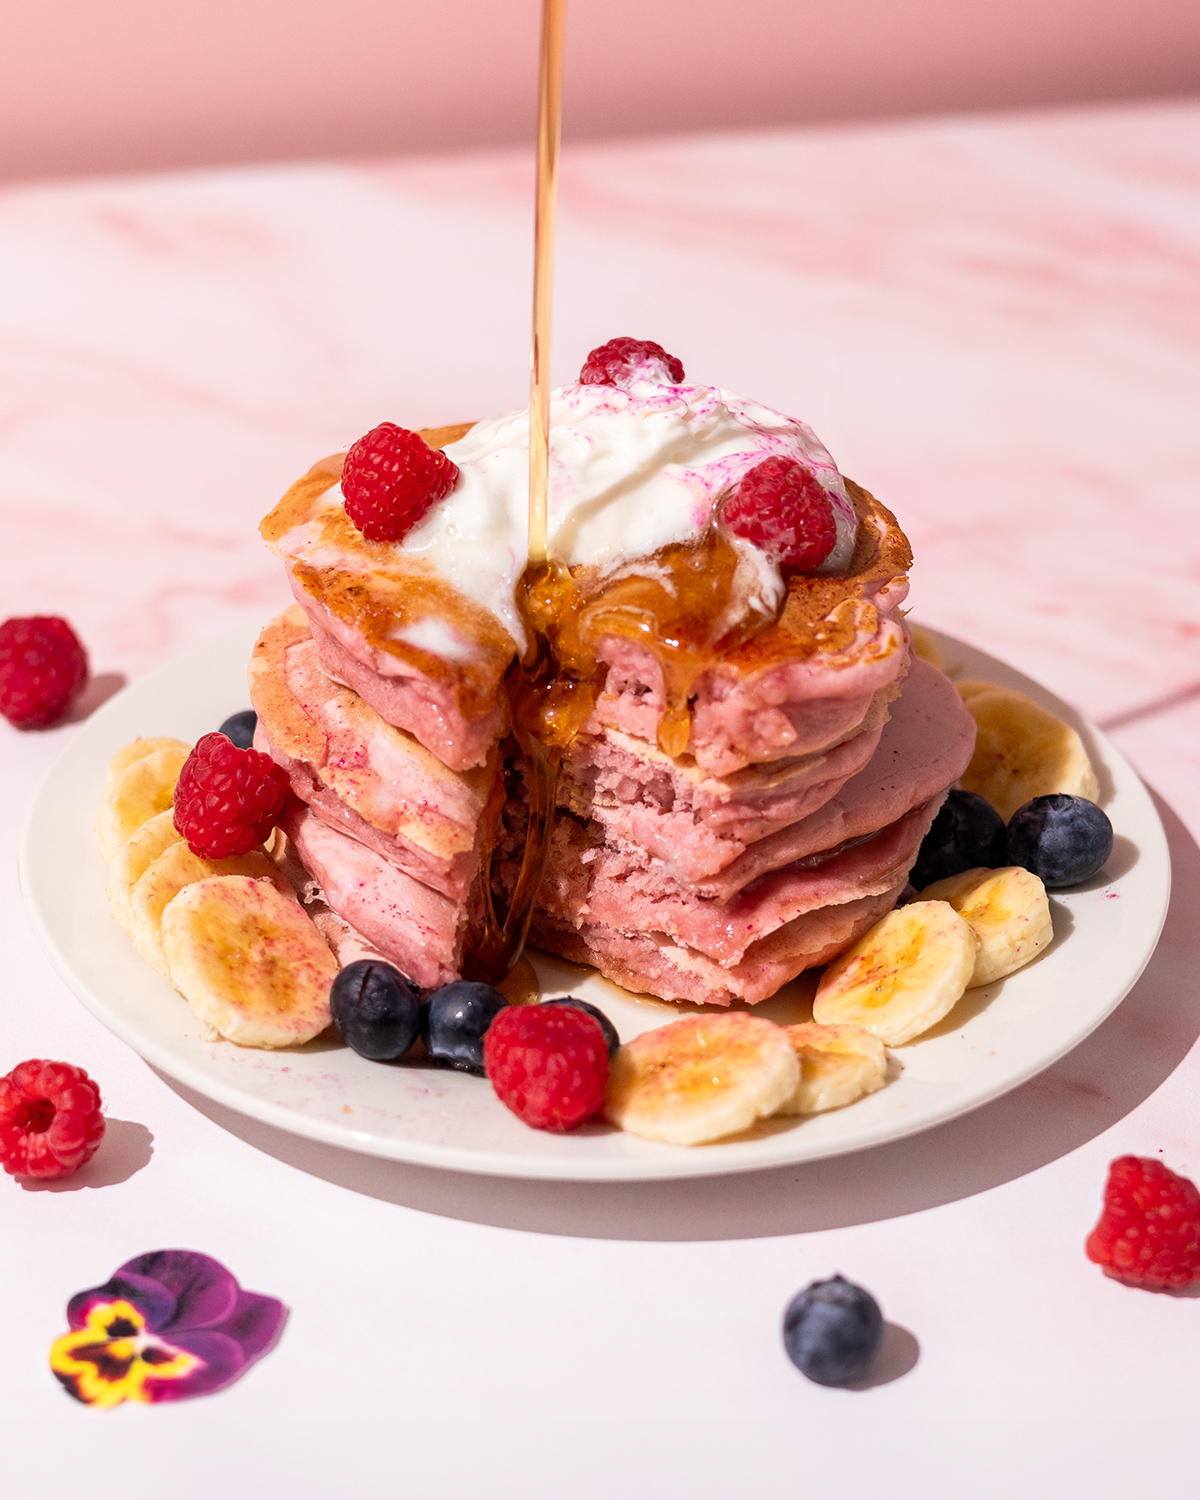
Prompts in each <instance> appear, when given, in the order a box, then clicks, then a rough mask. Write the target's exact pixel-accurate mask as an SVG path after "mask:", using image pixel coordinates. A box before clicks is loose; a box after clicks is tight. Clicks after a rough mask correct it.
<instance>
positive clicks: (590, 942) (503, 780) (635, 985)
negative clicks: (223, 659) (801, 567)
mask: <svg viewBox="0 0 1200 1500" xmlns="http://www.w3.org/2000/svg"><path fill="white" fill-rule="evenodd" d="M465 430H466V429H464V428H457V429H448V430H443V431H439V432H429V433H426V434H425V436H426V438H427V439H428V440H429V441H430V442H431V443H433V444H435V445H440V444H442V443H445V442H449V441H453V440H454V439H455V438H456V437H458V436H459V435H461V433H462V432H463V431H465ZM339 473H340V461H339V460H338V459H331V460H326V461H325V462H324V463H322V464H320V465H318V466H317V467H316V468H315V469H314V470H313V471H311V473H310V474H309V475H307V476H306V477H305V479H303V480H301V481H300V482H299V484H297V485H296V486H294V487H293V489H292V490H291V491H289V493H288V495H287V496H285V497H284V500H283V501H282V502H281V503H280V505H279V506H278V507H277V509H276V510H275V511H274V512H272V514H271V516H269V517H268V518H267V520H266V521H265V522H264V523H263V534H264V536H265V537H266V539H267V540H268V542H269V543H270V544H271V545H272V547H273V549H274V550H275V551H276V553H277V554H278V555H279V556H280V557H281V558H282V559H283V560H284V562H285V565H286V567H287V571H288V576H289V580H290V582H291V585H292V588H293V592H294V593H295V595H296V598H297V600H298V604H299V606H300V607H299V608H297V607H293V608H292V609H290V610H288V611H287V612H286V613H285V614H284V615H282V616H281V617H280V618H279V619H278V620H276V621H274V622H273V623H272V624H271V625H269V626H268V627H267V629H266V630H265V631H264V632H263V635H262V637H261V639H260V641H259V644H258V646H257V648H256V650H255V654H254V658H253V661H252V663H251V671H250V681H251V693H252V698H253V702H254V706H255V709H256V710H257V712H258V715H259V731H258V739H257V743H258V745H259V747H260V748H262V749H265V750H267V751H269V753H270V754H272V755H273V756H274V758H275V759H276V760H277V761H278V762H279V764H280V765H282V766H284V767H285V769H286V770H287V772H288V774H289V776H290V778H291V783H292V787H293V789H294V791H295V793H296V796H297V798H298V799H299V800H298V801H297V802H296V803H294V804H293V805H292V807H291V809H290V811H289V812H288V814H287V816H286V821H285V828H286V831H287V833H288V835H289V837H290V839H291V841H292V844H293V846H294V849H295V851H296V853H297V854H298V856H299V858H300V860H301V861H302V862H303V864H304V866H305V868H306V869H307V871H308V872H309V874H310V875H311V877H312V879H313V881H314V882H315V883H316V884H317V885H319V886H320V888H321V891H322V893H323V895H324V898H325V900H326V901H327V902H328V904H329V906H330V907H331V908H332V910H333V911H334V912H335V913H336V914H337V915H338V917H339V918H340V919H341V924H342V925H341V926H340V936H341V938H342V939H343V943H342V948H343V956H344V957H349V956H352V955H354V954H358V953H361V952H363V951H368V950H369V949H371V948H373V949H375V950H377V951H378V952H379V953H381V954H383V955H384V956H385V957H387V958H388V959H389V960H391V961H392V962H393V963H395V964H396V965H397V966H398V967H399V968H400V969H401V970H403V971H404V973H406V974H407V975H408V976H409V977H410V978H411V979H412V980H414V981H415V982H416V983H417V984H418V985H421V986H424V987H429V986H433V985H437V984H441V983H445V982H446V981H447V980H449V979H451V978H453V977H455V976H457V975H458V974H459V973H460V972H461V969H462V965H463V956H464V952H465V951H466V950H467V948H468V947H469V944H470V942H471V940H472V935H473V933H474V931H475V930H476V928H477V924H478V921H479V916H480V911H481V907H482V902H481V897H480V889H479V881H480V879H481V878H482V877H481V858H482V855H483V852H484V846H485V843H486V842H489V841H492V840H494V842H495V853H494V856H493V858H492V861H491V880H492V887H493V891H494V892H495V895H496V899H497V902H498V903H502V902H503V900H504V899H505V897H506V895H507V894H508V893H509V892H510V891H511V890H512V888H513V885H514V883H515V878H516V870H517V867H518V864H519V857H520V849H521V847H522V844H523V836H524V810H523V792H522V780H521V776H520V773H519V769H518V759H519V758H518V757H517V755H516V752H515V747H514V745H513V742H512V741H511V739H510V738H507V729H508V716H507V703H506V699H505V694H504V685H503V679H504V674H505V671H506V670H507V668H508V666H509V663H510V662H511V660H512V658H513V654H514V650H515V647H514V643H513V641H512V639H511V637H510V636H508V634H507V633H506V632H505V631H504V629H503V628H502V627H501V626H500V624H499V622H498V621H497V620H496V618H495V616H493V615H491V614H489V613H488V612H487V611H485V610H483V609H481V608H480V607H479V606H478V605H476V604H474V603H473V602H472V601H470V600H469V599H466V598H465V597H464V596H463V595H462V594H460V593H458V592H457V591H456V590H454V589H453V588H451V587H450V586H449V585H448V584H447V583H445V582H444V581H443V580H442V579H440V578H439V577H438V576H436V574H434V573H433V572H432V571H431V570H430V569H429V567H428V565H427V564H424V563H422V562H421V561H420V560H419V559H416V558H412V557H409V556H406V555H405V554H404V552H403V551H402V550H401V549H398V548H395V547H387V546H380V545H373V544H371V543H369V542H366V541H365V540H364V539H363V538H362V536H361V535H360V534H359V533H358V532H357V530H356V529H355V528H354V527H353V526H352V525H351V523H350V522H349V520H348V519H347V517H346V515H345V512H344V510H343V508H342V506H341V505H340V504H339V503H337V500H336V492H335V494H334V496H333V497H331V496H330V495H329V493H328V492H329V491H330V490H331V488H332V487H333V486H334V485H335V484H336V482H337V479H338V476H339ZM847 489H848V492H849V494H850V496H851V499H852V501H853V504H854V507H855V510H856V512H857V514H858V521H859V530H858V540H857V546H856V550H855V553H854V558H853V561H852V563H851V565H850V568H849V570H848V572H847V574H846V575H845V576H840V577H820V576H816V575H801V576H798V577H794V578H791V579H789V580H788V582H787V590H788V592H787V600H786V604H785V606H784V608H783V611H782V614H781V616H780V618H779V619H778V621H777V623H776V624H775V625H773V626H772V627H771V628H770V629H769V630H767V631H766V632H765V633H763V634H760V635H758V636H756V637H755V638H754V639H753V640H751V641H750V642H749V643H748V644H746V645H744V646H742V647H740V648H738V649H737V650H735V651H732V652H730V653H728V654H726V655H724V656H721V657H718V658H714V659H713V660H712V661H711V663H709V664H707V665H706V668H705V670H704V671H703V672H702V673H701V674H700V675H699V677H698V678H697V679H696V681H695V683H694V684H693V691H692V696H691V698H690V704H689V708H690V735H689V739H688V743H687V748H686V751H685V753H684V754H682V755H675V756H673V755H669V754H667V753H666V752H665V751H664V750H662V749H660V748H659V745H658V742H657V741H658V729H659V722H660V719H661V717H662V714H663V708H664V684H663V672H662V669H661V667H660V666H659V661H658V657H657V655H656V653H655V651H654V649H653V646H646V645H642V644H634V643H632V642H631V641H629V640H627V639H624V638H622V637H616V636H611V637H604V638H602V639H601V640H600V641H599V642H598V643H597V645H596V654H597V657H598V658H599V661H600V678H599V680H598V683H597V689H598V690H597V696H596V703H595V707H594V710H593V712H592V714H591V717H590V719H589V720H588V722H587V724H586V725H585V729H584V732H583V733H582V734H580V735H579V736H578V738H577V739H576V740H575V742H574V743H573V745H572V746H571V748H570V750H569V752H568V754H567V757H566V760H565V763H564V769H563V774H562V777H561V779H560V784H559V790H558V804H559V809H560V811H559V814H558V817H557V820H556V823H555V827H554V831H553V834H552V839H551V847H550V853H549V859H548V864H547V870H546V876H545V879H544V881H543V884H542V887H541V890H540V892H539V896H538V901H537V907H536V910H535V913H534V919H533V928H532V938H531V940H532V941H533V942H534V943H535V944H536V945H537V946H539V947H542V948H545V949H548V950H550V951H553V952H556V953H559V954H562V955H563V956H564V957H566V958H569V959H572V960H575V961H578V962H583V963H590V964H594V965H595V966H596V967H597V968H598V969H599V970H601V972H602V973H604V974H606V975H607V976H609V977H610V978H612V979H614V980H616V981H617V982H619V983H620V984H622V985H624V986H626V987H627V988H629V989H631V990H635V991H640V992H645V993H650V994H654V995H659V996H662V997H663V998H667V999H687V1000H691V1001H698V1002H705V1003H709V1004H716V1005H728V1004H729V1003H730V1001H731V1000H734V999H742V1000H746V1001H750V1002H754V1001H758V1000H762V999H765V998H766V997H767V996H769V995H772V994H774V993H775V991H776V990H778V989H779V987H780V986H781V985H782V984H784V983H786V982H787V981H788V980H789V979H792V978H794V977H795V976H796V975H797V974H799V973H800V972H801V971H802V970H804V969H806V968H809V967H811V966H813V965H816V964H822V963H825V962H827V961H828V960H829V959H830V958H832V957H833V956H834V955H835V954H836V953H838V952H840V951H841V950H842V949H843V948H845V947H846V946H847V945H848V944H849V943H851V942H853V941H854V940H855V938H857V937H858V936H859V935H860V934H861V933H862V932H864V931H865V930H866V929H867V928H868V927H869V926H870V925H871V924H872V923H874V922H875V921H877V920H878V919H879V917H881V916H882V915H883V914H884V913H885V912H886V911H888V910H889V909H890V908H891V907H892V905H893V904H894V903H895V901H896V899H897V898H898V896H899V895H900V893H901V891H902V890H903V888H904V886H905V884H906V882H907V878H908V871H909V869H910V868H911V866H912V864H913V862H914V860H915V859H916V855H917V851H918V848H919V845H920V842H921V840H922V838H923V837H924V834H925V832H926V830H927V829H928V827H929V824H930V822H931V821H932V819H933V816H934V814H935V813H936V811H937V809H938V807H939V806H940V804H941V801H942V798H943V797H944V795H945V792H946V790H947V788H948V787H949V786H950V785H951V784H952V783H953V782H954V781H955V780H957V778H958V777H959V775H960V774H961V773H962V771H963V770H964V769H965V767H966V765H967V762H968V761H969V759H970V756H971V751H972V748H973V744H974V722H973V720H972V719H971V718H970V716H969V715H968V714H967V713H966V711H965V710H964V709H963V707H962V704H961V702H960V700H959V697H958V694H957V693H956V692H955V690H954V688H953V687H952V686H951V684H950V683H949V682H947V680H946V679H945V678H944V677H943V676H942V675H941V674H940V673H939V672H937V671H935V670H934V669H933V668H932V667H930V666H928V665H927V664H926V663H924V662H921V661H918V660H915V659H914V658H913V657H912V655H911V651H910V648H909V643H908V639H907V634H906V632H905V629H904V626H903V623H902V620H901V618H900V616H899V606H900V604H901V603H902V602H903V599H904V597H905V594H906V592H907V578H906V576H905V575H906V570H907V568H908V566H909V563H910V561H911V554H910V552H909V549H908V544H907V542H906V541H905V539H904V537H903V534H902V533H901V532H900V530H899V528H898V527H897V525H896V523H895V521H894V519H893V518H892V516H891V515H890V514H889V513H888V512H887V511H886V510H885V509H884V508H883V507H882V506H880V505H879V504H878V503H877V502H876V501H875V500H874V499H873V498H872V497H871V496H870V495H868V494H867V493H866V492H865V491H863V490H861V489H859V488H858V487H857V486H854V485H852V484H848V485H847Z"/></svg>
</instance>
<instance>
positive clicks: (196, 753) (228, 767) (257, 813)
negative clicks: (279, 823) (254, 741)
mask: <svg viewBox="0 0 1200 1500" xmlns="http://www.w3.org/2000/svg"><path fill="white" fill-rule="evenodd" d="M288 787H289V782H288V778H287V772H286V771H285V770H283V768H282V767H281V766H277V765H276V764H275V762H274V761H273V760H272V759H271V757H270V756H269V755H264V754H263V753H262V751H261V750H239V749H238V747H237V746H236V745H234V744H233V743H231V741H230V740H228V739H227V738H226V737H225V735H223V734H217V733H213V734H206V735H203V736H202V737H201V738H200V739H199V740H197V741H196V748H195V749H194V750H193V751H192V753H191V754H190V755H189V756H188V758H187V760H185V761H184V763H183V769H182V770H181V771H180V773H179V780H178V782H177V783H176V785H175V818H174V822H175V829H176V831H177V832H178V833H180V834H181V835H182V836H183V838H185V839H186V840H187V846H188V848H189V849H190V850H191V851H192V853H193V854H195V855H198V856H199V857H200V858H201V859H228V858H229V856H230V855H231V854H249V852H250V850H251V849H253V848H255V847H256V845H258V844H261V843H262V842H263V840H264V839H265V838H266V837H267V835H268V834H269V833H270V832H271V829H272V828H274V827H275V820H276V818H278V816H279V814H280V813H281V812H282V810H283V803H284V799H285V798H286V796H287V793H288Z"/></svg>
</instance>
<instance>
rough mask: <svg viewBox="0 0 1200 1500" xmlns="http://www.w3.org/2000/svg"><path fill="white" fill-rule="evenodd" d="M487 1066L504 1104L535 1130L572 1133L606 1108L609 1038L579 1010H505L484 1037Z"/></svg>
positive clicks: (532, 1007) (569, 1007)
mask: <svg viewBox="0 0 1200 1500" xmlns="http://www.w3.org/2000/svg"><path fill="white" fill-rule="evenodd" d="M483 1062H484V1067H485V1068H486V1070H487V1075H488V1077H489V1078H490V1079H491V1080H492V1087H493V1088H494V1089H495V1090H496V1093H497V1094H498V1095H499V1096H500V1100H501V1102H502V1103H504V1104H507V1105H508V1107H509V1109H511V1110H512V1112H513V1114H515V1115H517V1116H518V1117H519V1118H520V1119H522V1120H524V1121H525V1123H526V1125H532V1126H533V1127H534V1129H535V1130H570V1129H571V1127H572V1126H574V1125H578V1124H579V1122H580V1121H581V1120H586V1119H588V1118H589V1117H590V1116H592V1115H594V1114H595V1113H596V1111H597V1110H598V1109H599V1108H600V1106H601V1105H602V1104H603V1103H604V1090H605V1087H606V1086H607V1084H608V1049H607V1047H606V1046H605V1045H604V1033H603V1031H601V1029H600V1023H599V1021H597V1020H596V1019H595V1017H594V1016H589V1015H588V1014H587V1012H586V1011H582V1010H576V1009H575V1007H574V1006H573V1005H519V1006H510V1007H509V1008H508V1009H507V1010H503V1011H501V1012H500V1014H499V1015H498V1016H497V1017H496V1019H495V1020H494V1021H493V1022H492V1024H491V1025H490V1026H489V1027H488V1029H487V1032H486V1033H485V1035H484V1038H483Z"/></svg>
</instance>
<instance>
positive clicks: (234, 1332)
mask: <svg viewBox="0 0 1200 1500" xmlns="http://www.w3.org/2000/svg"><path fill="white" fill-rule="evenodd" d="M286 1316H287V1311H286V1309H285V1308H284V1306H283V1303H282V1302H280V1301H279V1300H278V1299H277V1298H275V1297H266V1296H263V1295H261V1294H260V1293H258V1292H247V1291H243V1290H242V1288H241V1287H240V1286H239V1285H238V1282H237V1278H236V1277H235V1276H234V1275H233V1274H232V1273H231V1272H230V1271H228V1270H227V1269H226V1268H225V1267H224V1266H223V1265H222V1264H221V1263H220V1261H218V1260H214V1259H213V1258H212V1256H209V1255H202V1254H200V1253H199V1252H197V1251H194V1250H155V1251H151V1252H149V1253H148V1254H146V1255H138V1256H135V1257H134V1258H133V1259H132V1260H129V1261H126V1262H125V1264H124V1265H123V1266H120V1267H118V1269H117V1270H116V1271H115V1272H114V1273H113V1275H112V1276H111V1277H110V1278H109V1280H108V1281H107V1282H105V1283H104V1285H103V1286H98V1287H91V1288H89V1289H88V1290H87V1291H83V1292H77V1293H76V1294H75V1296H74V1297H72V1298H71V1300H70V1301H69V1302H68V1304H67V1323H68V1325H69V1327H70V1332H69V1333H65V1334H63V1335H62V1337H61V1338H58V1339H56V1340H55V1341H54V1343H53V1345H52V1346H51V1349H50V1368H51V1370H52V1371H53V1373H54V1375H55V1377H56V1378H57V1379H58V1380H59V1381H60V1382H61V1383H62V1385H63V1386H64V1388H65V1389H66V1390H67V1392H68V1393H69V1394H70V1395H72V1396H74V1397H75V1399H76V1400H78V1401H82V1402H84V1403H85V1404H86V1405H88V1406H98V1407H112V1406H119V1405H120V1404H121V1402H123V1401H143V1402H150V1403H155V1402H160V1401H185V1400H189V1399H191V1398H192V1397H193V1396H205V1395H208V1394H209V1393H210V1392H212V1391H217V1390H221V1389H222V1388H223V1387H225V1386H227V1385H230V1384H232V1382H233V1381H235V1380H236V1379H237V1378H238V1377H239V1376H240V1375H242V1374H244V1373H245V1371H246V1370H247V1369H248V1368H249V1367H250V1365H251V1364H253V1362H254V1361H255V1360H256V1359H259V1358H260V1357H261V1356H262V1355H264V1354H266V1353H267V1352H268V1351H269V1350H270V1349H271V1348H272V1347H273V1346H274V1344H275V1342H276V1340H277V1339H278V1337H279V1334H280V1332H281V1330H282V1328H283V1323H284V1320H285V1318H286Z"/></svg>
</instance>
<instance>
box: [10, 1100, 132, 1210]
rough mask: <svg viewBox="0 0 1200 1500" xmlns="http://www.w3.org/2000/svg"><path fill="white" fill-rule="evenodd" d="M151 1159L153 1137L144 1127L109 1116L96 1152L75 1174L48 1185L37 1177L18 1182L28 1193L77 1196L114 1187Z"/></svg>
mask: <svg viewBox="0 0 1200 1500" xmlns="http://www.w3.org/2000/svg"><path fill="white" fill-rule="evenodd" d="M153 1155H154V1137H153V1136H152V1135H151V1134H150V1132H149V1131H148V1130H147V1129H146V1127H145V1126H144V1125H140V1124H138V1122H137V1121H136V1120H114V1119H113V1117H112V1116H111V1115H108V1116H106V1118H105V1121H104V1139H103V1140H102V1141H101V1143H100V1148H99V1150H98V1151H97V1152H96V1154H95V1156H93V1157H92V1159H91V1161H89V1162H88V1163H87V1164H86V1165H85V1166H82V1167H80V1169H79V1170H78V1171H77V1172H72V1173H71V1175H70V1176H69V1177H55V1178H51V1179H50V1180H49V1181H42V1180H39V1179H38V1178H36V1177H19V1178H18V1179H17V1181H18V1182H19V1183H20V1184H21V1186H22V1188H24V1190H25V1191H26V1192H27V1193H76V1192H78V1191H79V1190H80V1189H81V1188H103V1187H115V1186H116V1185H117V1184H118V1183H120V1182H128V1181H129V1179H130V1178H131V1177H132V1176H133V1175H134V1173H135V1172H140V1171H141V1170H142V1168H143V1167H147V1166H149V1165H150V1158H151V1157H152V1156H153Z"/></svg>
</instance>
